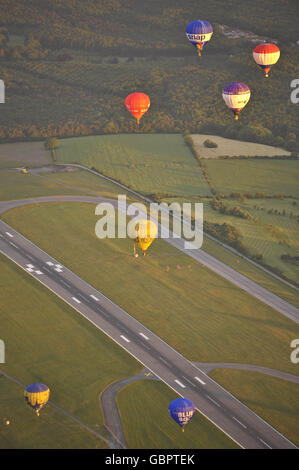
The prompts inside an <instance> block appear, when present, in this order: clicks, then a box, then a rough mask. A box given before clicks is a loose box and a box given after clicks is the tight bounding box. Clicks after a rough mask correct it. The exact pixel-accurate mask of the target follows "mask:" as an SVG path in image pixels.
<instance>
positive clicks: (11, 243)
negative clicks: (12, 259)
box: [9, 242, 19, 250]
mask: <svg viewBox="0 0 299 470" xmlns="http://www.w3.org/2000/svg"><path fill="white" fill-rule="evenodd" d="M9 244H10V245H12V246H14V247H15V248H16V249H17V250H18V249H19V247H17V245H15V244H14V243H13V242H9Z"/></svg>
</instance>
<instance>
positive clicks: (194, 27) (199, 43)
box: [186, 20, 213, 56]
mask: <svg viewBox="0 0 299 470" xmlns="http://www.w3.org/2000/svg"><path fill="white" fill-rule="evenodd" d="M212 34H213V28H212V26H211V25H210V23H208V21H203V20H195V21H191V23H189V24H188V26H187V28H186V36H187V38H188V40H189V41H190V42H191V44H192V45H193V46H194V47H195V48H196V50H197V55H198V56H201V51H202V49H203V47H204V46H205V44H206V43H207V42H208V41H210V39H211V37H212Z"/></svg>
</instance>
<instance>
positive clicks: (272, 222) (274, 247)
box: [204, 199, 299, 281]
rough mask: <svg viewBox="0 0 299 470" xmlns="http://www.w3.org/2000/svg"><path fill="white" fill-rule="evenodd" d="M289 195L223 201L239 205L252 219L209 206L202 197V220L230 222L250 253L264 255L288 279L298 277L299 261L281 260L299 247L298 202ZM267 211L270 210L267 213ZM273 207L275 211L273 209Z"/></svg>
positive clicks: (268, 263) (295, 253) (219, 222)
mask: <svg viewBox="0 0 299 470" xmlns="http://www.w3.org/2000/svg"><path fill="white" fill-rule="evenodd" d="M293 202H294V200H292V199H284V200H280V199H247V200H246V201H243V202H239V201H235V200H234V201H232V200H225V204H226V205H227V206H228V207H230V206H238V207H240V208H241V209H243V210H244V211H247V212H249V214H250V215H251V217H252V219H251V220H246V219H242V218H240V217H234V216H229V215H225V214H221V213H220V212H218V211H215V210H213V209H212V207H211V205H210V201H209V200H206V201H204V214H205V220H206V221H209V222H213V223H218V224H223V223H229V224H231V225H233V226H234V227H236V228H237V229H238V230H239V232H240V234H241V237H242V240H243V241H244V243H245V245H246V247H248V249H249V251H250V253H251V254H252V255H259V254H262V255H263V259H262V261H263V262H265V263H266V264H267V265H270V266H274V267H276V268H278V269H279V270H280V271H281V272H282V273H283V274H285V275H286V276H287V277H288V278H289V279H293V280H294V281H297V280H298V276H299V268H298V265H295V264H291V263H289V262H285V261H283V260H282V259H281V258H280V257H281V255H284V254H289V255H291V256H296V255H297V252H298V247H299V238H298V222H297V219H298V217H299V205H297V204H296V205H295V206H294V205H293ZM269 211H272V212H271V213H269ZM274 211H276V213H275V212H274Z"/></svg>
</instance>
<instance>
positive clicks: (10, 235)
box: [5, 232, 13, 238]
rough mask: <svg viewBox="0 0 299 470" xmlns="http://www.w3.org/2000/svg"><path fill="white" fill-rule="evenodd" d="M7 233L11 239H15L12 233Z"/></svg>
mask: <svg viewBox="0 0 299 470" xmlns="http://www.w3.org/2000/svg"><path fill="white" fill-rule="evenodd" d="M5 233H6V235H8V236H9V237H10V238H13V235H12V234H11V233H9V232H5Z"/></svg>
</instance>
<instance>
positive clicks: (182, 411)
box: [168, 398, 195, 427]
mask: <svg viewBox="0 0 299 470" xmlns="http://www.w3.org/2000/svg"><path fill="white" fill-rule="evenodd" d="M168 411H169V414H170V416H171V417H172V419H174V421H175V422H176V423H178V424H179V425H180V426H181V427H183V426H185V424H187V423H189V421H190V419H191V418H192V416H193V415H194V413H195V406H194V404H193V403H192V401H191V400H188V398H176V399H175V400H173V401H172V402H171V403H170V405H169V407H168Z"/></svg>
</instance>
